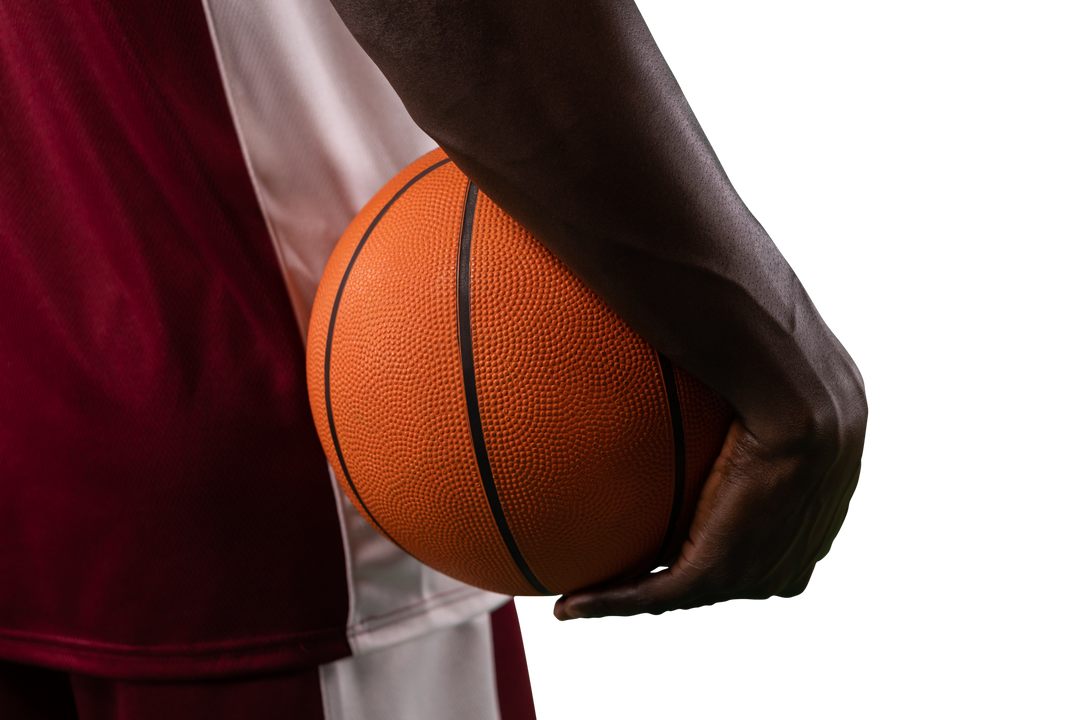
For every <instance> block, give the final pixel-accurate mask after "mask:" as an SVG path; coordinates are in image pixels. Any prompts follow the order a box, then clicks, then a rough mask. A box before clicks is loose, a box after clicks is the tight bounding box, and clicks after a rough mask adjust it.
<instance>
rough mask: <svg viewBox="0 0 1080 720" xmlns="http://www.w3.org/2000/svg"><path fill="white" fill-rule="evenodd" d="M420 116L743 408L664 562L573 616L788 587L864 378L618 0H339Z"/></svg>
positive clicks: (551, 241) (844, 447)
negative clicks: (679, 544) (686, 530)
mask: <svg viewBox="0 0 1080 720" xmlns="http://www.w3.org/2000/svg"><path fill="white" fill-rule="evenodd" d="M334 2H335V5H336V6H337V8H338V11H339V13H340V14H341V16H342V17H343V19H344V20H345V22H346V24H347V25H348V26H349V28H350V29H351V30H352V32H353V34H354V35H355V36H356V37H357V39H358V40H359V41H360V43H361V44H362V45H363V46H364V48H365V49H366V50H367V51H368V53H369V54H370V55H371V57H372V58H373V59H374V60H375V62H376V63H377V64H378V65H379V67H380V68H381V69H382V70H383V72H384V73H385V74H386V76H387V78H388V79H389V80H390V82H391V84H392V85H393V86H394V88H395V90H397V92H398V94H399V95H400V96H401V98H402V100H403V101H404V103H405V106H406V108H407V109H408V110H409V112H410V113H411V114H412V116H413V118H414V119H415V120H416V121H417V123H418V124H419V125H420V126H421V127H422V128H423V129H424V130H425V131H427V132H428V133H429V134H430V135H431V136H432V137H433V138H434V139H435V140H436V141H437V142H438V143H439V144H440V145H441V146H442V147H443V149H445V150H446V152H447V153H448V154H449V155H450V157H451V158H453V160H454V161H455V162H456V163H457V164H458V165H459V167H461V168H462V170H464V171H465V172H466V173H467V174H468V175H469V176H470V177H471V178H472V179H473V180H474V181H475V182H476V183H477V184H478V185H479V186H480V187H481V188H482V189H483V190H484V192H485V193H487V194H488V195H489V196H490V197H491V198H492V199H493V200H495V201H496V202H497V203H498V204H499V205H500V206H502V207H503V208H504V209H505V210H506V211H507V212H509V213H510V214H511V215H512V216H513V217H514V218H515V219H517V220H518V221H519V222H521V223H522V224H523V225H524V226H526V227H527V228H528V229H529V230H530V231H532V232H533V233H534V234H535V235H536V236H537V237H538V238H539V239H540V240H541V241H542V242H543V243H544V244H545V245H547V246H548V248H549V249H551V251H552V252H554V253H555V254H556V255H557V256H558V257H560V258H561V259H562V260H563V261H564V262H566V264H567V265H569V266H570V268H571V269H573V270H574V272H575V273H576V274H578V276H579V277H581V278H582V279H583V280H584V281H585V282H586V283H587V284H588V285H589V286H590V287H592V288H593V289H594V290H595V291H596V292H597V293H598V294H599V295H600V296H601V297H602V298H604V300H605V301H606V302H607V303H608V304H609V305H611V307H612V308H614V309H615V311H616V312H618V313H619V314H620V316H622V317H623V318H624V319H625V320H626V322H628V323H629V324H630V325H631V326H632V327H634V328H635V329H636V330H637V331H638V332H639V333H641V335H642V336H644V337H645V338H646V339H647V340H648V341H649V342H651V343H652V344H653V345H654V346H656V347H657V348H658V349H659V350H660V351H661V352H663V353H664V354H665V355H667V356H668V357H669V358H671V360H672V361H673V362H675V363H676V364H678V365H680V366H681V367H683V368H685V369H686V370H687V371H689V372H691V373H692V374H694V375H696V376H697V377H698V378H699V379H701V380H702V381H703V382H705V383H706V384H707V385H709V386H710V387H712V388H713V389H714V390H715V391H716V392H717V393H719V394H720V395H721V396H722V397H723V398H724V399H725V400H727V402H728V403H729V405H730V406H731V407H732V409H733V410H734V411H735V413H736V416H737V418H738V420H737V421H736V423H735V424H734V425H733V427H732V430H731V431H730V432H729V435H728V437H727V440H726V442H725V445H724V448H723V450H722V453H721V456H720V458H718V460H717V463H716V465H715V466H714V469H713V472H712V474H711V475H710V478H709V480H708V481H707V482H706V485H705V488H704V490H703V493H702V497H701V500H700V502H699V505H698V511H697V514H696V516H695V519H694V523H693V526H692V528H691V532H690V538H689V540H688V541H687V543H686V544H685V545H684V547H683V549H682V555H681V556H680V558H679V559H678V560H677V561H676V562H675V563H674V564H673V565H672V567H671V568H670V569H669V570H668V571H665V572H662V573H657V574H654V575H648V576H646V577H644V578H640V579H639V580H637V581H632V582H629V583H622V584H619V585H616V586H611V587H608V588H605V589H599V590H591V591H585V592H579V593H575V594H573V595H571V596H568V597H567V598H563V599H562V600H560V601H559V603H558V604H557V606H556V615H558V616H559V617H561V618H564V619H565V618H570V617H582V616H593V615H605V614H633V613H636V612H663V611H665V610H669V609H674V608H679V607H694V606H697V605H704V604H709V603H713V602H718V601H721V600H726V599H730V598H736V597H769V596H770V595H793V594H797V593H799V592H801V591H802V589H803V588H804V587H805V585H806V582H807V581H808V580H809V577H810V573H811V572H812V571H813V567H814V563H815V562H816V561H817V560H819V559H820V558H821V557H823V556H824V555H825V553H826V552H827V551H828V548H829V546H830V544H831V542H832V539H833V537H834V536H835V535H836V532H837V531H838V530H839V527H840V524H841V522H842V521H843V517H844V515H845V513H846V511H847V504H848V500H849V499H850V497H851V493H852V492H853V491H854V488H855V483H856V480H857V477H858V470H859V459H860V457H861V453H862V441H863V433H864V430H865V421H866V403H865V397H864V394H863V389H862V380H861V377H860V375H859V372H858V370H857V369H856V367H855V365H854V363H853V362H852V361H851V359H850V357H848V355H847V353H846V352H845V351H844V349H843V347H842V346H841V345H840V343H839V342H838V341H837V340H836V338H835V337H834V336H833V335H832V333H831V332H830V331H829V329H828V328H827V327H826V325H825V323H824V322H823V321H822V319H821V318H820V316H819V315H818V313H817V311H816V309H815V308H814V306H813V304H812V303H811V301H810V299H809V297H808V296H807V295H806V293H805V291H804V290H803V288H802V285H801V284H800V283H799V280H798V278H797V277H796V276H795V274H794V272H793V271H792V270H791V268H790V267H789V266H788V265H787V263H786V261H785V260H784V258H783V257H782V256H781V254H780V252H779V251H778V250H777V248H776V247H775V245H774V244H773V243H772V241H771V240H770V239H769V237H768V235H767V234H766V233H765V231H764V229H763V228H762V227H761V226H760V225H759V224H758V222H757V221H756V220H755V219H754V217H753V216H752V215H751V214H750V212H749V211H748V210H747V209H746V207H745V206H744V205H743V203H742V201H741V200H740V198H739V196H738V195H737V194H736V193H735V190H734V188H732V186H731V183H730V182H729V181H728V178H727V176H726V175H725V173H724V171H723V168H722V167H721V166H720V163H719V161H718V160H717V158H716V156H715V154H714V153H713V151H712V148H711V147H710V146H709V144H708V142H707V140H706V139H705V137H704V135H703V134H702V131H701V128H700V127H699V126H698V124H697V121H696V120H695V118H694V116H693V113H692V112H691V111H690V108H689V106H688V105H687V103H686V100H685V99H684V97H683V95H682V92H681V91H680V89H679V87H678V84H677V83H676V82H675V79H674V77H673V76H672V75H671V72H670V71H669V69H668V67H667V64H666V63H665V62H664V59H663V57H662V56H661V54H660V51H659V49H658V48H657V47H656V45H655V43H654V42H653V40H652V37H651V35H650V34H649V31H648V29H647V28H646V26H645V23H644V21H643V20H642V18H641V16H640V15H639V13H638V12H637V9H636V7H635V6H634V4H633V3H632V2H630V1H628V0H577V1H575V2H550V1H549V2H540V1H538V0H515V2H510V3H492V2H485V1H484V0H444V1H443V2H436V0H334Z"/></svg>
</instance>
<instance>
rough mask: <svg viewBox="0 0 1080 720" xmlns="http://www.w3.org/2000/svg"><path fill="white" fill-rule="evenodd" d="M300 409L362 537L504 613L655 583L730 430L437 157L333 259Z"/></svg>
mask: <svg viewBox="0 0 1080 720" xmlns="http://www.w3.org/2000/svg"><path fill="white" fill-rule="evenodd" d="M308 389H309V394H310V398H311V407H312V410H313V412H314V416H315V422H316V425H317V426H318V430H319V435H320V437H321V438H322V442H323V447H324V449H325V450H326V454H327V457H328V458H329V460H330V463H331V465H332V466H333V468H334V470H335V472H336V474H337V477H338V480H339V482H341V484H342V486H343V487H344V488H345V489H346V491H347V492H348V494H349V495H350V496H351V498H352V500H353V503H354V504H355V505H356V507H357V509H359V511H360V512H361V513H362V514H363V515H364V517H366V518H367V520H368V521H369V522H370V523H371V524H372V525H374V526H375V527H376V528H377V529H378V530H379V531H380V532H382V533H383V535H385V536H386V537H388V538H389V539H390V540H392V541H393V542H395V543H397V544H398V545H399V546H401V547H402V548H403V549H405V550H406V551H407V552H409V553H411V554H412V555H413V556H415V557H416V558H418V559H419V560H421V561H422V562H424V563H426V564H428V565H430V566H431V567H433V568H435V569H436V570H439V571H441V572H443V573H445V574H447V575H450V576H452V577H455V578H458V579H459V580H463V581H465V582H467V583H470V584H472V585H476V586H478V587H482V588H485V589H488V590H493V591H496V592H501V593H506V594H510V595H536V594H552V593H564V592H569V591H571V590H575V589H579V588H582V587H585V586H588V585H592V584H595V583H597V582H601V581H603V580H608V579H613V578H618V577H624V576H629V575H632V574H636V573H640V572H644V571H647V570H649V569H651V568H653V567H655V566H656V565H657V564H659V563H660V560H661V559H662V558H663V557H665V556H666V555H667V554H668V553H669V552H671V551H673V550H675V549H677V548H678V545H679V543H680V542H681V540H682V538H684V537H685V534H686V532H687V529H688V526H689V523H690V520H691V517H692V515H693V509H694V505H695V503H696V500H697V497H698V494H699V492H700V490H701V484H702V482H703V481H704V479H705V476H706V475H707V473H708V471H709V468H710V465H711V463H712V461H713V460H714V459H715V458H716V456H717V455H718V454H719V451H720V446H721V444H722V442H723V438H724V435H725V434H726V432H727V427H728V424H729V423H730V414H729V412H728V410H727V408H726V407H725V405H724V404H723V402H722V401H720V400H719V399H718V398H717V397H716V396H715V395H714V394H713V393H712V392H711V391H710V390H709V389H708V388H706V387H705V386H704V385H702V384H701V383H699V382H698V381H696V380H695V379H694V378H692V377H690V376H689V375H687V374H685V373H683V372H682V371H681V370H679V369H678V368H674V367H672V366H671V364H670V363H669V362H667V361H666V360H665V359H664V358H662V357H661V356H660V355H658V353H657V352H656V351H655V350H653V348H652V347H651V346H649V345H648V343H646V342H645V341H644V340H643V339H641V337H639V336H638V335H637V334H636V333H634V332H633V331H632V330H630V328H629V327H628V326H627V325H626V324H625V323H623V322H622V320H620V319H619V318H618V317H617V316H616V315H615V314H614V313H613V312H612V311H611V309H609V308H608V307H607V306H606V305H605V304H604V303H603V301H601V300H600V299H599V298H598V297H597V296H596V295H595V294H594V293H593V292H592V291H590V290H589V289H588V288H586V287H585V285H584V284H583V283H581V282H580V281H579V280H578V279H577V278H576V277H575V276H574V275H573V274H572V273H571V272H570V270H569V269H568V268H567V267H566V266H565V265H563V264H562V263H561V262H560V261H559V260H558V259H556V258H555V257H554V256H553V255H552V254H551V253H550V252H548V251H547V250H546V249H545V248H544V247H543V246H542V245H541V244H540V243H539V242H538V241H537V240H536V239H535V238H534V237H533V236H532V235H530V234H529V233H528V231H526V230H525V229H524V228H522V227H521V226H520V225H518V224H517V223H516V222H515V221H514V220H512V219H511V218H510V217H509V216H508V215H506V213H504V212H503V211H502V210H500V209H499V208H498V207H497V206H496V205H495V204H494V203H492V202H491V200H489V199H488V198H487V197H486V196H485V195H484V194H483V193H482V192H479V191H478V190H477V189H476V187H475V185H472V184H471V183H470V182H469V180H468V178H466V177H465V175H464V174H462V173H461V171H460V170H458V169H457V167H456V166H454V165H453V164H452V163H451V162H450V161H449V160H448V159H447V157H446V155H445V154H444V153H443V152H442V151H441V150H436V151H433V152H432V153H429V154H428V155H425V156H424V157H422V158H420V159H419V160H417V161H416V162H415V163H413V164H412V165H410V166H409V167H408V168H406V169H405V170H403V171H402V172H401V173H400V174H399V175H398V176H397V177H395V178H394V179H393V180H392V181H390V183H388V184H387V185H386V186H385V187H384V188H383V189H382V190H381V191H380V192H379V193H378V194H377V195H376V196H375V197H374V198H373V199H372V200H371V202H370V203H368V205H367V206H366V207H365V208H364V209H363V210H362V211H361V212H360V214H359V215H357V217H356V219H355V220H353V222H352V224H351V225H350V226H349V228H348V230H346V232H345V234H344V236H343V237H342V239H341V241H340V243H339V244H338V246H337V248H336V250H335V251H334V253H333V255H332V257H331V258H330V262H329V264H328V266H327V268H326V271H325V274H324V275H323V278H322V282H321V284H320V286H319V291H318V295H317V297H316V300H315V306H314V310H313V313H312V317H311V324H310V328H309V335H308Z"/></svg>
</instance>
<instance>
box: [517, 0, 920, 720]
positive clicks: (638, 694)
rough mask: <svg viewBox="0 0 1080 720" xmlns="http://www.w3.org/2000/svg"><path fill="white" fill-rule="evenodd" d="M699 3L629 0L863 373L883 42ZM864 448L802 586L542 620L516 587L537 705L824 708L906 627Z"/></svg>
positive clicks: (607, 714)
mask: <svg viewBox="0 0 1080 720" xmlns="http://www.w3.org/2000/svg"><path fill="white" fill-rule="evenodd" d="M699 6H700V8H702V9H703V10H702V11H700V12H687V10H686V5H684V4H683V3H667V4H664V3H658V2H652V1H650V2H644V3H643V8H644V10H645V12H646V16H647V17H648V19H649V22H650V24H651V25H652V27H653V30H654V31H656V32H657V36H658V38H659V40H660V42H661V46H662V47H663V50H664V52H665V53H666V54H667V57H669V59H670V62H671V63H672V65H673V67H674V69H675V70H676V72H677V74H678V77H679V80H680V81H681V83H683V86H684V90H686V92H687V94H688V96H689V98H690V101H691V103H693V105H694V108H696V110H697V111H698V113H699V116H700V117H701V119H702V121H703V122H704V124H705V127H706V128H707V130H708V133H710V135H711V137H712V139H713V141H714V142H715V145H716V147H717V150H718V151H719V153H720V155H721V157H723V159H724V161H725V164H726V165H727V168H728V171H729V172H730V174H731V176H732V177H733V178H734V181H735V184H737V185H738V186H739V189H740V190H741V191H742V193H743V195H744V196H745V199H746V200H747V202H748V203H750V204H751V206H752V207H753V208H754V210H755V212H756V213H757V215H758V217H760V218H761V219H762V220H764V221H765V223H766V225H767V226H768V227H769V229H770V231H771V232H772V233H773V235H774V236H775V239H777V240H778V242H779V243H780V244H781V246H782V247H783V248H784V250H785V252H786V253H787V256H788V257H789V258H791V260H792V261H793V262H794V264H795V267H796V268H797V269H798V271H799V272H800V274H801V275H802V279H804V281H805V282H806V284H807V286H808V287H809V288H810V291H811V293H812V294H813V296H814V299H815V300H816V302H818V304H819V307H820V308H821V310H822V311H823V313H824V314H825V316H826V317H827V318H828V321H829V323H831V324H832V325H833V327H834V328H835V329H836V330H837V332H838V334H839V335H840V337H841V338H843V340H845V342H846V343H847V344H848V347H849V348H850V349H851V351H852V352H853V353H854V354H855V356H856V357H858V358H859V361H860V363H861V365H862V367H863V370H864V372H866V375H867V377H869V376H870V375H874V362H875V358H874V356H873V355H872V351H870V341H872V337H873V335H872V331H873V329H876V328H878V327H880V326H881V325H882V324H883V323H882V322H881V320H880V318H879V317H876V315H875V314H874V302H873V301H872V287H873V285H872V283H875V282H876V279H875V264H876V263H877V261H878V260H877V259H878V258H886V257H888V252H887V248H889V247H890V243H892V242H893V241H892V240H891V239H889V234H890V232H891V229H890V220H891V219H893V218H891V217H890V210H889V209H888V205H889V203H890V202H892V200H893V199H892V198H890V196H889V193H888V192H887V191H886V190H883V188H885V187H886V186H887V185H888V182H887V181H886V178H887V177H889V175H890V173H891V169H890V163H893V162H895V158H890V154H891V152H890V147H889V146H890V140H891V138H890V133H888V132H886V131H883V130H881V128H882V127H889V126H890V123H887V122H885V119H887V118H889V117H890V113H892V114H895V113H893V111H892V109H891V107H890V106H891V105H892V103H891V101H890V97H892V96H893V94H894V93H893V89H892V87H890V84H891V83H892V82H893V81H894V79H895V73H894V72H892V71H891V70H889V68H890V67H891V65H890V62H889V59H888V58H887V57H883V55H885V54H886V52H887V51H886V50H879V49H877V47H876V46H875V40H874V37H873V33H862V35H856V33H855V32H853V30H852V28H853V26H852V24H851V22H850V19H851V18H846V17H842V16H840V15H835V14H834V15H829V14H828V12H826V11H822V10H820V9H814V10H812V11H811V10H802V11H799V12H800V13H801V14H800V15H794V14H792V13H789V12H788V11H783V14H782V15H781V14H780V13H781V11H779V10H778V9H777V6H775V5H772V6H769V8H766V6H760V8H750V9H747V8H739V9H735V11H737V12H735V14H732V15H730V16H729V10H730V9H728V8H726V6H725V5H724V4H718V3H716V4H714V3H708V4H706V5H699ZM829 12H831V11H829ZM893 126H894V125H893ZM893 132H894V131H893ZM892 249H895V247H894V246H892ZM883 329H885V331H887V332H888V331H890V328H888V327H886V328H883ZM875 377H876V376H875ZM873 452H874V444H870V446H869V448H868V451H867V456H866V465H865V473H864V478H863V484H862V486H861V489H860V492H859V494H858V497H856V500H855V504H854V507H853V512H852V515H851V518H850V520H849V522H848V526H847V527H846V529H845V530H843V533H842V535H841V538H840V541H839V543H838V544H837V547H836V551H835V553H834V555H833V557H832V558H831V559H829V560H828V561H827V562H825V563H824V565H823V566H821V569H820V570H819V571H818V575H816V578H815V580H814V582H813V585H812V586H811V588H810V592H809V593H808V594H807V595H806V596H805V597H802V598H800V599H797V600H794V601H791V602H782V601H777V600H774V601H771V602H768V603H759V604H758V603H738V604H731V606H726V607H721V608H716V609H713V610H705V611H699V612H694V613H685V614H676V615H669V616H666V617H662V619H648V617H646V619H637V620H632V621H606V622H594V623H579V624H576V625H556V624H555V623H554V622H553V621H552V620H551V619H550V616H549V614H548V613H549V609H550V602H548V601H542V600H522V601H519V607H521V610H522V616H523V621H524V625H525V633H526V639H527V643H528V649H529V655H530V662H531V667H532V676H534V682H535V689H536V695H537V702H538V706H539V710H540V716H541V718H543V720H551V719H559V720H563V719H568V718H579V717H581V718H616V717H618V718H623V717H625V718H638V717H677V718H681V717H727V716H742V715H745V714H747V711H750V712H751V714H753V715H766V716H770V715H772V711H771V710H780V709H781V708H783V711H784V714H785V715H786V714H787V712H788V711H798V712H802V711H813V709H814V708H816V706H818V705H819V703H820V702H822V698H828V699H825V701H824V702H826V703H827V704H828V705H834V701H833V699H832V698H831V695H832V694H834V693H835V692H836V691H837V690H842V692H843V693H845V694H847V693H848V690H843V689H850V688H851V681H852V680H853V679H855V678H858V679H859V680H858V682H859V683H860V685H861V687H862V688H863V691H866V690H868V689H869V685H870V684H874V683H876V682H878V681H879V680H880V678H879V677H878V676H879V675H880V673H879V671H878V669H879V668H880V667H881V664H882V663H885V662H887V660H888V658H889V657H893V656H895V655H901V654H906V653H907V650H902V649H903V648H904V647H905V646H906V644H907V643H908V642H910V641H912V640H910V636H909V635H908V634H906V630H905V629H904V628H905V622H904V616H903V614H902V613H901V614H897V606H896V603H895V602H891V601H889V598H890V597H891V596H890V594H891V593H893V592H894V590H895V589H896V588H894V587H891V586H890V584H889V579H890V573H895V571H896V568H895V567H894V562H893V561H892V560H890V561H888V562H887V561H886V560H885V559H883V554H885V551H886V548H887V547H888V546H890V545H891V544H893V541H892V538H893V535H894V534H896V533H897V532H899V530H897V524H896V522H894V520H895V519H897V518H896V517H895V515H894V512H893V508H892V507H891V506H890V505H891V500H892V499H891V498H890V497H889V494H887V487H886V486H885V484H882V483H880V478H879V476H878V473H877V471H876V463H875V458H874V454H873ZM888 490H889V492H890V493H894V492H895V489H894V488H888ZM878 699H880V698H878ZM747 703H748V705H747Z"/></svg>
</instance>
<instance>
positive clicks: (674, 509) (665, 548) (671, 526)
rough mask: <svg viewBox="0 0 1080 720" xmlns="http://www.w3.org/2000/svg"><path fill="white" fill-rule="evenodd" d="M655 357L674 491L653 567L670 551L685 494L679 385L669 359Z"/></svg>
mask: <svg viewBox="0 0 1080 720" xmlns="http://www.w3.org/2000/svg"><path fill="white" fill-rule="evenodd" d="M656 359H657V360H659V361H660V373H661V374H662V375H663V377H664V387H665V389H666V390H667V401H668V415H669V416H670V417H671V440H672V444H673V445H674V446H675V448H674V450H675V491H674V496H673V497H672V499H671V516H670V517H669V518H668V526H667V531H666V532H664V541H663V542H661V543H660V552H659V553H658V554H657V556H656V560H655V561H654V562H653V567H656V566H657V565H659V564H660V562H661V561H662V560H663V559H664V558H665V557H667V554H668V552H670V551H671V543H672V541H673V540H674V539H675V529H676V528H677V527H678V525H679V518H680V516H681V515H682V506H683V498H684V496H685V495H686V437H685V435H684V433H683V421H682V407H681V405H680V404H679V386H678V384H677V383H676V382H675V368H674V367H673V366H672V364H671V361H670V360H668V359H667V358H666V357H664V356H663V355H661V354H660V353H656Z"/></svg>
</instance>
